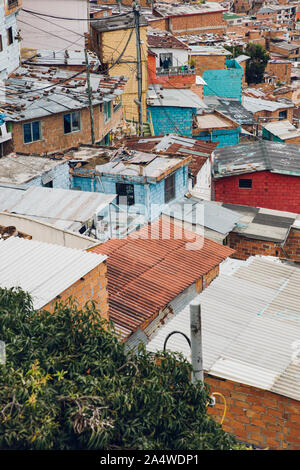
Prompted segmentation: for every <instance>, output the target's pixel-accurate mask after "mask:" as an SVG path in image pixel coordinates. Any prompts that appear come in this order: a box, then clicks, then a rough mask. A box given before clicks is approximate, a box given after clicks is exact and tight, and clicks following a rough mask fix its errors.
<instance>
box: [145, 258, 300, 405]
mask: <svg viewBox="0 0 300 470" xmlns="http://www.w3.org/2000/svg"><path fill="white" fill-rule="evenodd" d="M230 263H231V264H232V263H233V260H230ZM225 265H226V262H225ZM238 266H241V267H240V268H238V269H237V270H233V272H232V274H222V273H221V274H220V275H219V277H218V278H217V279H215V280H214V281H213V282H212V284H211V285H210V286H209V287H208V288H207V289H205V291H204V292H203V293H202V294H200V295H199V296H198V297H197V300H198V301H199V302H200V304H201V318H202V331H203V335H202V342H203V363H204V370H205V371H206V372H208V373H209V374H211V375H215V376H217V377H221V378H225V379H229V380H232V381H234V382H239V383H243V384H247V385H252V386H254V387H257V388H261V389H264V390H269V391H271V392H274V393H278V394H281V395H284V396H287V397H290V398H294V399H296V400H300V361H298V363H297V362H295V361H294V360H293V359H294V358H293V352H294V349H293V348H294V343H295V341H299V339H300V294H299V291H300V289H299V287H300V270H299V269H298V268H295V267H292V266H289V265H284V264H282V263H280V262H279V261H278V260H273V259H271V258H270V257H267V258H263V257H255V258H249V260H248V261H246V262H240V261H239V262H238ZM174 330H177V331H181V332H183V333H185V334H186V335H187V336H189V337H190V322H189V306H188V307H186V308H184V309H183V310H182V311H181V312H180V313H178V314H177V315H176V316H175V317H174V318H172V319H171V320H170V321H169V322H168V323H167V324H166V325H165V326H164V327H161V328H160V330H158V332H157V334H156V336H155V337H154V338H153V339H152V340H151V341H150V342H149V343H148V345H147V349H148V350H149V351H152V352H155V351H157V350H162V349H163V344H164V340H165V338H166V336H167V335H168V334H169V333H170V332H172V331H174ZM167 347H168V349H170V350H172V351H177V352H181V353H183V354H184V355H185V356H186V357H187V358H188V360H191V359H190V348H189V346H188V344H187V342H186V340H185V339H184V338H182V337H181V335H173V336H172V337H171V338H170V339H169V341H168V345H167Z"/></svg>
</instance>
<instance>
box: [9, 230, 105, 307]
mask: <svg viewBox="0 0 300 470" xmlns="http://www.w3.org/2000/svg"><path fill="white" fill-rule="evenodd" d="M0 258H1V272H0V286H1V287H6V288H10V287H21V288H22V289H23V290H25V291H27V292H29V293H30V294H31V295H32V298H33V302H34V308H41V307H43V306H44V305H46V304H47V303H48V302H50V301H51V300H53V299H54V298H55V297H56V296H57V295H58V294H60V293H62V292H63V291H64V290H65V289H67V288H68V287H70V286H71V285H72V284H74V283H75V282H76V281H78V280H79V279H80V278H81V277H82V276H84V275H86V274H87V273H88V272H89V271H91V270H92V269H94V268H95V267H96V266H98V265H99V264H100V263H102V262H103V261H104V260H105V259H106V256H102V255H97V254H96V255H95V254H94V253H90V252H86V251H81V250H75V249H71V248H66V247H63V246H59V245H52V244H48V243H41V242H38V241H33V240H25V239H21V238H18V237H10V238H8V239H7V240H6V241H3V240H0Z"/></svg>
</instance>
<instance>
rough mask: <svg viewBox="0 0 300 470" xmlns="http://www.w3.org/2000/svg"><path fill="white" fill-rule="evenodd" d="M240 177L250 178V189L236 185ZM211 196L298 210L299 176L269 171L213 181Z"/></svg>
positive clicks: (267, 206)
mask: <svg viewBox="0 0 300 470" xmlns="http://www.w3.org/2000/svg"><path fill="white" fill-rule="evenodd" d="M239 178H246V179H252V189H245V188H239ZM213 187H214V199H215V200H216V201H221V202H225V203H231V204H242V205H245V206H254V207H266V208H268V209H276V210H280V211H288V212H295V213H296V214H299V213H300V178H299V177H298V176H292V175H282V174H277V173H271V172H269V171H259V172H255V173H248V174H243V175H236V176H228V177H225V178H220V179H217V180H214V182H213Z"/></svg>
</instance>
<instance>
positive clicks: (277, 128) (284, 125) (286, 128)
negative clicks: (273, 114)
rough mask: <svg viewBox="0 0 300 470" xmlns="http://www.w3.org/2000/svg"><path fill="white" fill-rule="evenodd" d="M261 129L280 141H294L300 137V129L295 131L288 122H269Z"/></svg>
mask: <svg viewBox="0 0 300 470" xmlns="http://www.w3.org/2000/svg"><path fill="white" fill-rule="evenodd" d="M263 127H264V129H266V130H267V131H269V132H271V134H273V135H276V136H277V137H279V138H280V139H282V140H289V139H294V138H295V137H300V129H297V128H296V127H295V126H293V124H291V123H290V121H288V120H282V121H277V122H269V123H268V124H265V125H264V126H263Z"/></svg>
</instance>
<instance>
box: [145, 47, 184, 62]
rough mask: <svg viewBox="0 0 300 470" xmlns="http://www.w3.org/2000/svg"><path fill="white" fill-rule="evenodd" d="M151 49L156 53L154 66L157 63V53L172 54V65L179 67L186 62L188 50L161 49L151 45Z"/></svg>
mask: <svg viewBox="0 0 300 470" xmlns="http://www.w3.org/2000/svg"><path fill="white" fill-rule="evenodd" d="M151 50H152V51H153V52H155V54H157V57H156V67H160V65H159V54H168V53H171V54H173V67H180V66H181V65H187V64H188V51H187V50H186V49H167V48H166V49H162V48H154V47H151Z"/></svg>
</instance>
